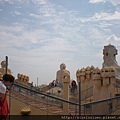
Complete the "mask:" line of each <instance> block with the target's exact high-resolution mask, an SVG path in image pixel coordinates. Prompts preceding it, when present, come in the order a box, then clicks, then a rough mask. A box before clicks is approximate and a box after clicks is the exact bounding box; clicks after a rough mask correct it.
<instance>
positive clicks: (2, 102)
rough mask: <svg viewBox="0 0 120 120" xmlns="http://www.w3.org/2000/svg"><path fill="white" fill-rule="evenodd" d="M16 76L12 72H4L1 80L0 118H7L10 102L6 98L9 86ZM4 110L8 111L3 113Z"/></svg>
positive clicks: (0, 119)
mask: <svg viewBox="0 0 120 120" xmlns="http://www.w3.org/2000/svg"><path fill="white" fill-rule="evenodd" d="M14 80H15V78H14V77H13V76H12V75H10V74H4V75H3V78H2V81H0V120H4V119H6V117H7V116H8V114H9V109H8V103H7V100H6V93H7V91H8V90H7V88H10V87H11V86H12V85H13V83H14ZM3 110H4V111H5V110H6V113H4V114H5V115H4V114H3Z"/></svg>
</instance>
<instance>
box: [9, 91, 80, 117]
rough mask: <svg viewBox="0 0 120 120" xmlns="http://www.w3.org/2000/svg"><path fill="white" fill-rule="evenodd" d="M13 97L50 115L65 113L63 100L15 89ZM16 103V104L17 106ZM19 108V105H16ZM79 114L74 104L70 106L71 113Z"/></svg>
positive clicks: (12, 92) (12, 93)
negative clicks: (28, 93)
mask: <svg viewBox="0 0 120 120" xmlns="http://www.w3.org/2000/svg"><path fill="white" fill-rule="evenodd" d="M11 98H12V99H16V100H17V101H18V104H17V105H19V101H21V102H24V103H25V104H27V105H30V106H32V107H34V108H36V109H39V110H40V111H44V112H45V113H46V114H49V115H63V109H62V102H61V101H52V100H50V99H49V98H48V99H47V98H44V97H40V96H39V97H38V96H37V97H35V96H34V95H31V96H30V95H25V94H24V93H19V92H16V91H14V90H11ZM17 105H16V106H17ZM16 108H17V107H16ZM75 114H78V110H77V111H76V110H75V108H74V106H72V107H70V115H75Z"/></svg>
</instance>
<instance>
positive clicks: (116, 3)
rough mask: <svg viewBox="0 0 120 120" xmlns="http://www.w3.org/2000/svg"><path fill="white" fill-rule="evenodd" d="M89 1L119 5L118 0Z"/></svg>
mask: <svg viewBox="0 0 120 120" xmlns="http://www.w3.org/2000/svg"><path fill="white" fill-rule="evenodd" d="M89 2H90V3H99V2H104V3H105V2H111V3H112V4H113V5H119V4H120V0H90V1H89Z"/></svg>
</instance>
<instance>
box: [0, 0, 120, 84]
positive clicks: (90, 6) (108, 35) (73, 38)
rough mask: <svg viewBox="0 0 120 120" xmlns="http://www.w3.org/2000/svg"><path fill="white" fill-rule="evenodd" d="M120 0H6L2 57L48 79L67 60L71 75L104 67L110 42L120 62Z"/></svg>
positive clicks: (1, 4) (0, 26) (1, 17)
mask: <svg viewBox="0 0 120 120" xmlns="http://www.w3.org/2000/svg"><path fill="white" fill-rule="evenodd" d="M119 31H120V0H0V48H1V52H0V60H1V61H2V60H4V59H5V56H8V57H9V68H11V70H12V72H13V75H14V76H15V77H16V76H17V74H18V73H21V74H25V75H27V76H29V77H30V82H32V81H33V82H34V84H36V82H37V78H38V81H39V84H48V83H49V82H51V81H52V80H54V79H56V72H57V70H59V69H60V67H59V66H60V64H61V63H65V64H66V69H67V70H69V71H70V74H71V79H76V76H75V74H76V71H77V70H78V69H80V68H82V67H87V66H92V65H93V66H95V67H99V68H101V67H102V62H103V55H102V50H103V48H104V46H105V45H108V44H109V43H110V44H112V45H115V46H116V48H117V50H118V56H117V61H118V63H120V57H119V53H120V34H119Z"/></svg>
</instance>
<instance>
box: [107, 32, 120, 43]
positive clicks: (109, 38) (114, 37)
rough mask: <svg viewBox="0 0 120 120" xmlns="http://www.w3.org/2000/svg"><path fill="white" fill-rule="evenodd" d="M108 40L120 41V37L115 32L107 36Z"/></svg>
mask: <svg viewBox="0 0 120 120" xmlns="http://www.w3.org/2000/svg"><path fill="white" fill-rule="evenodd" d="M107 40H108V41H116V42H120V37H117V36H116V35H115V34H112V35H110V36H109V37H108V38H107Z"/></svg>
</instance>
